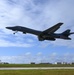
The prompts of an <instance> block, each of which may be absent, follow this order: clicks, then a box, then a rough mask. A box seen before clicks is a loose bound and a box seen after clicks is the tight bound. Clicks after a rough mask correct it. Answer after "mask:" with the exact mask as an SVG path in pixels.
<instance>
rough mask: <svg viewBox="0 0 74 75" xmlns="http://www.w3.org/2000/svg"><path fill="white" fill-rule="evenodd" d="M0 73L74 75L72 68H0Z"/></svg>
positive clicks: (15, 74) (12, 74)
mask: <svg viewBox="0 0 74 75" xmlns="http://www.w3.org/2000/svg"><path fill="white" fill-rule="evenodd" d="M0 75H74V70H0Z"/></svg>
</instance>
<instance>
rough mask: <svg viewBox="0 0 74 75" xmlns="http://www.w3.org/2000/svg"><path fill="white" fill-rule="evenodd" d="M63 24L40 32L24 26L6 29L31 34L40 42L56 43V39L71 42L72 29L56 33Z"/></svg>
mask: <svg viewBox="0 0 74 75" xmlns="http://www.w3.org/2000/svg"><path fill="white" fill-rule="evenodd" d="M62 24H63V23H58V24H56V25H54V26H52V27H51V28H48V29H46V30H44V31H38V30H34V29H30V28H26V27H22V26H14V27H6V28H7V29H10V30H13V31H15V33H17V32H18V31H20V32H23V33H24V34H26V33H31V34H34V35H37V36H38V39H39V41H44V40H52V41H55V40H56V38H60V39H65V40H71V38H70V37H69V36H70V35H71V34H74V32H70V29H67V30H66V31H64V32H62V33H54V32H55V31H56V30H58V29H59V28H60V26H61V25H62ZM15 33H14V34H15Z"/></svg>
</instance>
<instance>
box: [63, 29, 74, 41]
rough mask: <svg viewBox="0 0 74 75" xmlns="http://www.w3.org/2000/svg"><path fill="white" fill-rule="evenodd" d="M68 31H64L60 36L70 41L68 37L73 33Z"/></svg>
mask: <svg viewBox="0 0 74 75" xmlns="http://www.w3.org/2000/svg"><path fill="white" fill-rule="evenodd" d="M70 31H71V30H70V29H67V30H66V31H64V32H63V33H62V34H63V35H64V36H65V38H66V39H69V40H71V38H70V37H69V36H70V35H71V34H74V32H70Z"/></svg>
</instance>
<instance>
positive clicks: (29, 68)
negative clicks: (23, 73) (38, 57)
mask: <svg viewBox="0 0 74 75" xmlns="http://www.w3.org/2000/svg"><path fill="white" fill-rule="evenodd" d="M47 69H49V70H50V69H53V70H55V69H74V67H21V68H20V67H18V68H16V67H13V68H11V67H10V68H0V70H47Z"/></svg>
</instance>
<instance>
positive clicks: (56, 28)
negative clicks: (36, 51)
mask: <svg viewBox="0 0 74 75" xmlns="http://www.w3.org/2000/svg"><path fill="white" fill-rule="evenodd" d="M62 24H63V23H58V24H56V25H54V26H53V27H51V28H49V29H47V30H45V31H43V32H42V33H54V32H55V31H56V30H58V29H59V28H60V26H61V25H62Z"/></svg>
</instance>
